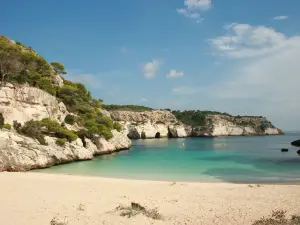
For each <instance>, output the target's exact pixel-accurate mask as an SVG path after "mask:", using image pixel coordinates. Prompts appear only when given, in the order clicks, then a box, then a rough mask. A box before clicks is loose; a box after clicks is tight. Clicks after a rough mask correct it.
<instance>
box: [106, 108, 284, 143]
mask: <svg viewBox="0 0 300 225" xmlns="http://www.w3.org/2000/svg"><path fill="white" fill-rule="evenodd" d="M110 115H111V117H112V118H113V119H114V120H116V121H119V122H120V123H121V124H123V125H124V127H125V130H126V133H127V135H128V137H129V138H131V139H146V138H165V137H171V138H179V137H203V136H204V137H205V136H207V137H215V136H253V135H278V134H283V132H282V131H281V130H279V129H278V128H276V127H274V126H273V125H272V124H271V123H270V122H269V121H268V120H267V119H266V118H265V117H255V116H244V117H242V116H228V115H208V116H206V119H205V121H206V125H204V126H193V127H192V126H188V125H185V124H183V123H182V122H180V121H179V120H177V119H176V117H175V116H174V115H173V114H172V113H171V112H170V111H166V110H152V111H144V112H132V111H110Z"/></svg>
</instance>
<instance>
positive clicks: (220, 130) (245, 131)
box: [191, 115, 283, 137]
mask: <svg viewBox="0 0 300 225" xmlns="http://www.w3.org/2000/svg"><path fill="white" fill-rule="evenodd" d="M279 134H283V132H282V131H281V130H280V129H278V128H276V127H274V126H273V125H272V124H271V122H269V121H268V120H267V119H266V118H265V117H257V116H245V117H242V116H226V115H210V116H207V118H206V125H205V126H203V127H195V128H193V130H192V134H191V136H213V137H215V136H255V135H279Z"/></svg>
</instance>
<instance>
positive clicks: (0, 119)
mask: <svg viewBox="0 0 300 225" xmlns="http://www.w3.org/2000/svg"><path fill="white" fill-rule="evenodd" d="M3 126H4V117H3V115H2V113H0V129H2V128H3Z"/></svg>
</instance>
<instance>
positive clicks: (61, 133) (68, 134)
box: [56, 127, 78, 141]
mask: <svg viewBox="0 0 300 225" xmlns="http://www.w3.org/2000/svg"><path fill="white" fill-rule="evenodd" d="M56 137H59V138H66V139H68V141H75V140H76V139H77V138H78V136H77V135H76V134H75V133H74V132H73V131H71V130H68V129H66V128H62V127H61V128H60V129H59V130H58V131H57V132H56Z"/></svg>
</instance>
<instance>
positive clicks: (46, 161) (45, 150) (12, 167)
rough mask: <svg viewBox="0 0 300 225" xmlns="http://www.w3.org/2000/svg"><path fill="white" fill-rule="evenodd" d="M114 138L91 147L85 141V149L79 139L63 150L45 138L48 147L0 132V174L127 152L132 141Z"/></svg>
mask: <svg viewBox="0 0 300 225" xmlns="http://www.w3.org/2000/svg"><path fill="white" fill-rule="evenodd" d="M113 134H114V137H113V138H112V139H111V140H109V141H106V140H105V139H102V138H99V139H98V140H96V141H95V142H96V143H97V145H95V144H94V142H92V141H91V140H89V139H86V140H85V147H84V146H83V143H82V141H81V140H80V139H77V140H76V141H74V142H72V143H66V144H65V146H64V147H60V146H58V145H56V144H55V140H56V138H53V137H45V139H46V141H47V143H48V145H41V144H40V143H39V142H38V141H36V140H34V139H32V138H29V137H25V136H22V135H19V134H18V133H16V132H14V131H8V130H2V131H1V132H0V171H26V170H31V169H38V168H45V167H50V166H53V165H58V164H63V163H68V162H73V161H80V160H90V159H93V157H94V156H96V155H102V154H107V153H111V152H114V151H118V150H122V149H128V148H129V147H130V146H131V141H130V140H129V139H128V138H127V137H126V136H125V135H122V134H121V133H119V132H117V131H113Z"/></svg>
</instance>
